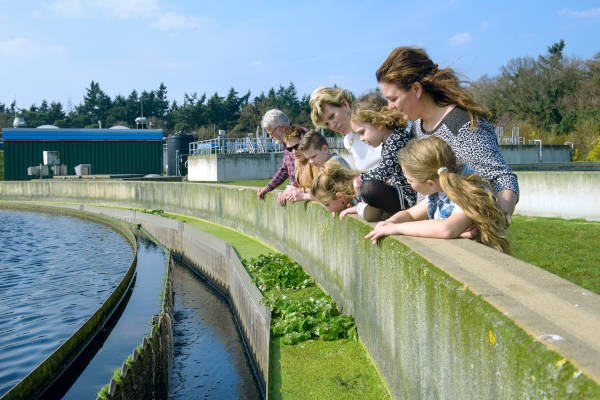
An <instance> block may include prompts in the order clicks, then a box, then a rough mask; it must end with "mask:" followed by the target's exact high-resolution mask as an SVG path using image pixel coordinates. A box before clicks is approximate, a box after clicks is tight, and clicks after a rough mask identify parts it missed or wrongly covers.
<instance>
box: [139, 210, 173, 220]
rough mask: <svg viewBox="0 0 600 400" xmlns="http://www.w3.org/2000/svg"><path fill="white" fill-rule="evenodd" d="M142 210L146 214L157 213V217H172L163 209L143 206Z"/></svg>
mask: <svg viewBox="0 0 600 400" xmlns="http://www.w3.org/2000/svg"><path fill="white" fill-rule="evenodd" d="M142 212H144V213H146V214H152V215H158V216H159V217H165V218H172V217H171V216H169V215H168V214H167V213H165V212H164V211H163V210H158V209H149V208H144V209H143V210H142Z"/></svg>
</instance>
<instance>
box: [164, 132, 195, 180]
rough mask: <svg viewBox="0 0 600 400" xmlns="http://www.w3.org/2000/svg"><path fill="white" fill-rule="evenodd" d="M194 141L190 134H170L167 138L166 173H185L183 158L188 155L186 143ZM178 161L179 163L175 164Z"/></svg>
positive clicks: (173, 174)
mask: <svg viewBox="0 0 600 400" xmlns="http://www.w3.org/2000/svg"><path fill="white" fill-rule="evenodd" d="M193 141H194V137H193V136H192V135H172V136H169V137H168V138H167V166H168V168H167V175H168V176H183V175H186V174H187V168H186V167H185V165H184V164H185V160H187V155H188V147H189V146H188V145H189V144H190V142H193ZM177 163H179V165H177Z"/></svg>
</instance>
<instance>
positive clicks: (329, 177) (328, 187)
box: [310, 160, 360, 203]
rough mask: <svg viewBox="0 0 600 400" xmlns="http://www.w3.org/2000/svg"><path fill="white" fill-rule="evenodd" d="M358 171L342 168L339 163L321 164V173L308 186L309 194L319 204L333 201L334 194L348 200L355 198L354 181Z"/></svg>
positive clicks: (329, 161) (328, 162) (330, 161)
mask: <svg viewBox="0 0 600 400" xmlns="http://www.w3.org/2000/svg"><path fill="white" fill-rule="evenodd" d="M359 174H360V171H354V170H351V169H348V168H346V167H344V166H343V165H342V164H340V162H339V161H335V160H328V161H326V162H325V164H323V167H322V168H321V173H320V174H319V175H318V176H317V177H316V178H315V179H314V180H313V182H312V184H311V185H310V192H311V193H312V195H313V196H314V197H315V198H316V199H317V200H319V201H320V202H321V203H325V202H326V201H331V200H335V198H336V197H335V195H336V193H343V194H344V195H345V196H346V197H347V198H348V199H351V198H353V197H354V196H356V194H355V193H354V180H355V179H356V177H357V176H358V175H359Z"/></svg>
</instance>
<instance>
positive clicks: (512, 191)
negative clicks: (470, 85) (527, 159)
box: [376, 47, 519, 222]
mask: <svg viewBox="0 0 600 400" xmlns="http://www.w3.org/2000/svg"><path fill="white" fill-rule="evenodd" d="M376 77H377V81H378V82H379V85H380V86H381V91H382V92H383V95H384V96H385V97H386V98H387V101H388V108H389V109H391V110H398V111H400V112H401V113H402V115H403V117H404V119H405V120H407V121H413V122H414V123H413V124H412V127H411V131H412V133H413V135H414V136H415V137H426V136H436V137H439V138H441V139H443V140H444V141H446V142H447V143H448V144H449V145H450V147H452V149H453V150H454V152H455V153H456V156H457V157H458V160H459V161H460V162H461V163H463V164H468V165H470V166H471V167H473V169H474V170H475V172H476V173H477V174H479V175H480V176H481V177H483V178H484V179H486V180H488V181H489V182H490V184H491V186H492V188H493V191H494V193H495V194H496V198H497V199H498V205H499V206H500V208H501V209H502V211H503V212H504V214H505V215H506V217H507V218H508V221H509V222H510V217H511V215H512V213H513V211H514V208H515V205H516V204H517V200H518V193H519V186H518V183H517V177H516V175H515V174H513V173H512V171H511V169H510V167H509V166H508V165H507V164H506V161H505V160H504V158H503V157H502V154H501V153H500V149H499V147H498V143H497V139H496V133H495V131H494V127H493V126H492V125H491V124H490V123H489V122H488V121H486V118H488V117H489V113H488V112H487V111H486V110H485V109H484V108H483V107H481V106H479V105H478V104H477V103H476V102H475V101H474V100H473V98H472V97H471V96H470V95H469V93H468V92H467V91H466V90H465V89H464V88H463V87H462V86H461V82H460V81H459V79H458V77H457V76H456V73H455V72H454V71H453V70H452V69H450V68H441V69H440V68H438V65H437V64H435V63H434V62H433V61H432V60H431V59H430V58H429V56H428V55H427V53H426V52H425V50H423V49H419V48H414V47H398V48H396V49H394V50H393V51H392V52H391V53H390V55H389V56H388V57H387V59H386V60H385V61H384V62H383V63H382V64H381V66H380V67H379V68H378V69H377V72H376Z"/></svg>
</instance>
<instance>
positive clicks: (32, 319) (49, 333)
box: [0, 209, 133, 396]
mask: <svg viewBox="0 0 600 400" xmlns="http://www.w3.org/2000/svg"><path fill="white" fill-rule="evenodd" d="M132 259H133V250H132V249H131V247H130V245H129V242H128V241H127V240H126V239H125V238H124V237H123V236H122V235H121V234H119V233H118V232H116V231H114V230H113V229H112V228H110V227H108V226H106V225H103V224H99V223H96V222H91V221H89V220H85V219H80V218H76V217H72V216H63V215H56V214H49V213H38V212H29V211H15V210H2V209H0V396H1V395H3V394H4V393H6V392H7V391H8V390H9V389H10V388H11V387H13V386H14V385H15V384H16V383H18V382H19V381H20V380H21V379H23V378H24V377H25V376H26V375H27V374H28V373H29V372H30V371H31V370H33V369H34V368H35V367H36V366H37V365H39V364H40V363H41V362H42V361H43V360H44V359H46V358H47V357H48V356H49V355H50V354H52V352H53V351H54V350H56V349H57V348H58V347H59V346H60V345H61V344H62V343H64V341H65V340H66V339H68V338H69V337H70V336H71V335H72V334H73V333H75V332H76V331H77V329H79V328H80V327H81V325H83V324H84V323H85V321H87V320H88V319H89V317H90V316H91V315H92V314H93V313H94V312H95V311H96V310H97V309H98V308H99V307H100V306H101V305H102V303H104V301H105V300H106V298H107V297H108V296H109V295H110V293H112V291H113V290H114V289H115V288H116V287H117V285H118V284H119V282H120V281H121V279H122V278H123V276H124V275H125V273H126V272H127V269H128V268H129V265H130V264H131V261H132Z"/></svg>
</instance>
